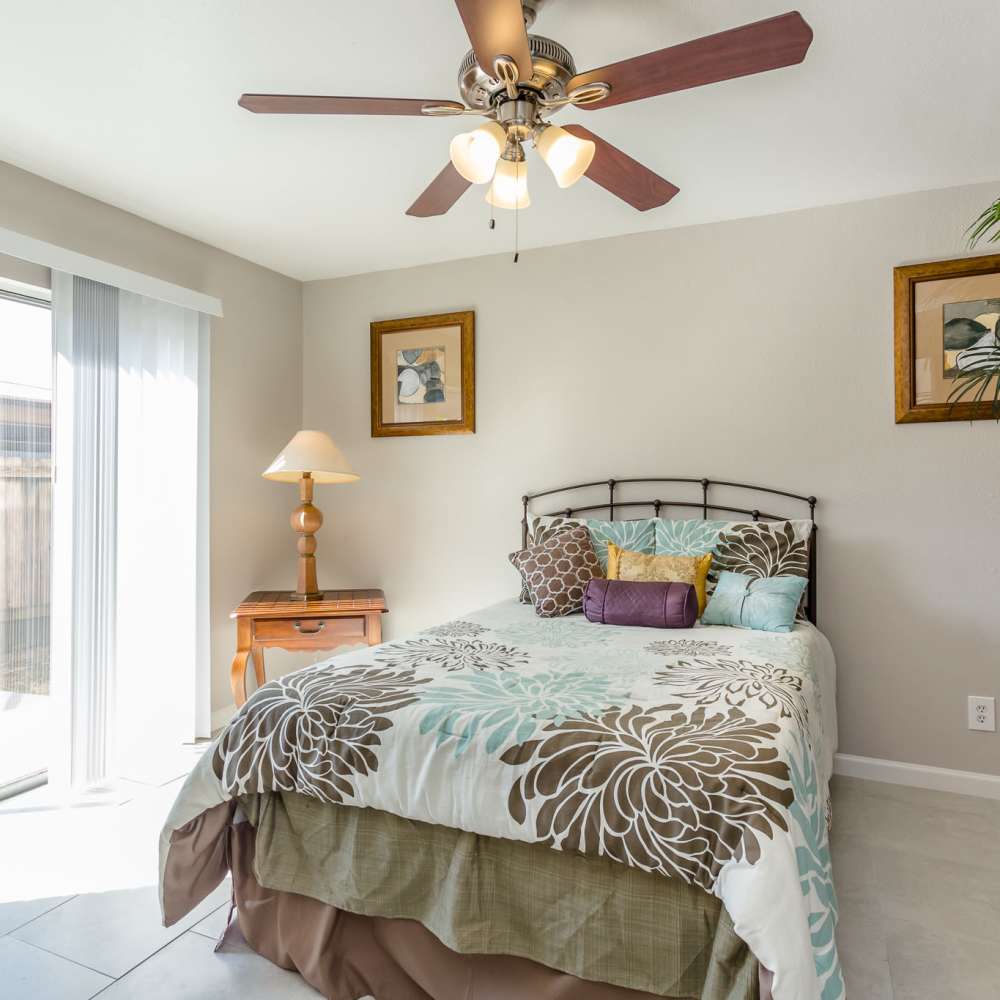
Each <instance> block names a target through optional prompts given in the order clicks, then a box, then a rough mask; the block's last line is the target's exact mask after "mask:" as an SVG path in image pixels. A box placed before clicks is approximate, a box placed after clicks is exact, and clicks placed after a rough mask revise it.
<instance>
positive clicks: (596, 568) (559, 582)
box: [509, 525, 603, 618]
mask: <svg viewBox="0 0 1000 1000" xmlns="http://www.w3.org/2000/svg"><path fill="white" fill-rule="evenodd" d="M509 558H510V561H511V563H512V564H513V566H514V567H515V569H517V571H518V572H519V573H520V574H521V579H522V580H523V581H524V584H525V586H526V587H527V588H528V591H529V592H530V594H531V599H532V602H533V603H534V605H535V613H536V614H537V615H539V616H540V617H542V618H560V617H562V616H563V615H570V614H572V613H573V612H574V611H579V610H581V608H582V607H583V592H584V591H585V590H586V589H587V584H588V583H589V582H590V581H591V580H592V579H593V578H594V577H595V576H596V577H599V576H602V575H603V574H602V573H601V564H600V562H598V560H597V555H596V554H595V553H594V546H593V545H591V543H590V532H589V531H588V530H587V529H586V527H585V526H584V525H580V526H579V527H577V528H573V529H572V530H570V531H563V532H560V533H559V534H558V535H555V536H554V537H552V538H549V539H547V540H546V541H544V542H541V543H540V544H538V545H533V546H531V547H530V548H527V549H522V550H521V551H520V552H512V553H511V554H510V557H509Z"/></svg>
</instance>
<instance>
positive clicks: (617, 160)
mask: <svg viewBox="0 0 1000 1000" xmlns="http://www.w3.org/2000/svg"><path fill="white" fill-rule="evenodd" d="M544 2H545V0H455V6H456V7H457V8H458V13H459V16H460V17H461V18H462V22H463V24H464V25H465V30H466V32H467V34H468V36H469V40H470V41H471V43H472V49H471V50H470V51H469V52H468V53H467V54H466V56H465V58H464V59H463V60H462V62H461V64H460V66H459V72H458V89H459V93H460V95H461V97H462V103H459V102H457V101H452V100H420V99H416V98H382V97H319V96H295V95H285V94H244V95H243V96H242V97H241V98H240V100H239V104H240V106H241V107H243V108H246V109H247V110H248V111H252V112H254V113H256V114H324V115H345V114H356V115H412V116H424V117H428V118H439V117H448V116H458V115H481V116H482V117H484V118H487V119H488V121H487V122H486V124H484V125H482V126H480V127H479V128H476V129H473V130H472V131H471V132H463V133H461V134H459V135H457V136H455V138H454V139H452V140H451V145H450V147H449V153H450V163H449V164H447V165H446V166H445V168H444V169H443V170H442V171H441V172H440V173H439V174H438V176H437V177H435V178H434V180H433V181H432V182H431V183H430V185H429V186H428V187H427V188H426V189H425V190H424V191H423V192H422V193H421V194H420V196H419V197H418V198H417V200H416V201H415V202H414V203H413V204H412V205H411V206H410V208H409V209H408V210H407V215H411V216H416V217H420V218H425V217H428V216H434V215H444V213H445V212H447V211H448V210H449V209H450V208H451V207H452V205H454V204H455V202H457V201H458V199H459V198H460V197H461V196H462V195H463V194H464V193H465V191H466V190H467V189H468V187H469V186H470V184H490V187H489V189H488V190H487V194H486V200H487V201H488V202H489V203H490V205H492V206H494V207H497V208H508V209H521V208H526V207H527V206H528V205H529V204H530V199H529V197H528V171H527V164H526V163H525V162H524V144H525V143H528V142H531V143H533V144H534V147H535V149H536V150H537V151H538V154H539V155H540V156H541V158H542V160H543V161H544V162H545V164H546V166H547V167H548V168H549V170H551V171H552V174H553V176H554V177H555V179H556V183H557V184H558V185H559V187H560V188H567V187H570V186H571V185H573V184H575V183H576V182H577V181H578V180H579V179H580V178H581V177H588V178H589V179H590V180H592V181H593V182H594V183H595V184H598V185H599V186H600V187H602V188H604V189H605V190H606V191H608V192H610V193H611V194H613V195H615V196H616V197H617V198H620V199H621V200H622V201H624V202H626V203H627V204H629V205H631V206H632V207H633V208H635V209H637V210H638V211H642V212H645V211H648V210H650V209H652V208H657V207H659V206H661V205H664V204H666V203H667V202H668V201H670V199H671V198H673V197H674V196H675V195H676V194H677V193H678V188H677V186H676V185H674V184H671V183H670V182H669V181H667V180H665V179H664V178H663V177H660V176H659V175H658V174H656V173H654V172H653V171H652V170H650V169H649V168H648V167H645V166H643V165H642V164H641V163H639V162H637V161H636V160H634V159H632V157H630V156H628V155H627V154H626V153H624V152H623V151H622V150H620V149H617V148H616V147H615V146H613V145H611V144H610V143H609V142H607V141H606V140H604V139H602V138H600V136H597V135H594V133H593V132H591V131H590V130H589V129H585V128H583V127H582V126H579V125H569V126H567V128H565V129H564V128H560V127H559V126H558V125H553V124H551V123H550V122H549V121H548V119H549V118H551V117H552V116H553V115H556V114H558V113H559V112H560V111H561V110H562V109H563V108H565V107H567V106H573V107H577V108H580V109H581V110H583V111H594V110H598V109H600V108H607V107H613V106H614V105H616V104H625V103H627V102H629V101H639V100H643V99H644V98H647V97H656V96H658V95H660V94H669V93H673V92H675V91H678V90H688V89H690V88H692V87H701V86H704V85H706V84H710V83H719V82H721V81H723V80H732V79H736V78H738V77H742V76H750V75H752V74H755V73H764V72H767V71H769V70H773V69H779V68H781V67H784V66H793V65H795V64H797V63H800V62H802V60H803V59H805V56H806V53H807V52H808V50H809V46H810V44H811V43H812V37H813V33H812V29H811V28H810V27H809V25H808V24H807V23H806V22H805V20H804V19H803V17H802V15H801V14H800V13H798V11H790V12H788V13H786V14H780V15H778V16H777V17H771V18H767V19H766V20H763V21H757V22H755V23H753V24H745V25H742V26H741V27H738V28H730V29H728V30H726V31H720V32H718V33H717V34H714V35H707V36H705V37H704V38H696V39H694V40H692V41H689V42H682V43H681V44H680V45H671V46H669V47H667V48H665V49H659V50H657V51H655V52H648V53H646V54H645V55H641V56H635V57H634V58H632V59H624V60H622V61H621V62H617V63H611V64H610V65H608V66H603V67H601V68H599V69H593V70H587V71H586V72H584V73H578V72H577V70H576V64H575V62H574V60H573V56H572V55H571V54H570V52H569V50H568V49H567V48H566V47H565V46H563V45H561V44H560V43H559V42H557V41H555V40H553V39H551V38H545V37H544V36H542V35H535V34H529V33H528V30H527V29H528V28H530V27H531V26H532V25H533V24H534V22H535V19H536V17H537V16H538V13H539V11H540V9H541V8H542V6H543V4H544ZM491 182H492V183H491Z"/></svg>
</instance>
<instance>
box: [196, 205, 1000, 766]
mask: <svg viewBox="0 0 1000 1000" xmlns="http://www.w3.org/2000/svg"><path fill="white" fill-rule="evenodd" d="M995 195H996V192H995V188H994V187H993V186H989V187H978V188H965V189H954V190H948V191H939V192H933V193H924V194H917V195H908V196H903V197H898V198H889V199H881V200H878V201H870V202H864V203H858V204H851V205H843V206H836V207H830V208H823V209H817V210H810V211H805V212H798V213H793V214H788V215H780V216H771V217H766V218H759V219H752V220H746V221H737V222H729V223H722V224H718V225H710V226H702V227H697V228H692V229H684V230H672V231H667V232H660V233H648V234H643V235H637V236H629V237H622V238H616V239H611V240H604V241H599V242H591V243H586V244H577V245H571V246H565V247H558V248H552V249H547V250H537V251H530V252H525V253H522V254H521V263H520V264H518V265H516V266H515V265H513V264H512V263H511V260H510V255H509V254H504V255H502V256H497V257H489V258H478V259H472V260H463V261H457V262H454V263H449V264H441V265H433V266H427V267H421V268H414V269H410V270H403V271H394V272H382V273H377V274H371V275H363V276H360V277H355V278H345V279H339V280H333V281H325V282H315V283H310V284H307V285H306V286H305V291H304V332H305V339H304V354H303V360H304V369H303V370H304V418H305V419H304V423H305V426H309V427H317V428H320V429H323V430H326V431H329V432H330V433H331V434H333V435H334V437H335V438H336V440H337V441H338V442H339V443H340V444H341V445H342V447H343V448H344V450H345V451H346V453H347V455H348V457H349V458H350V459H351V460H352V461H353V463H354V464H355V467H356V469H357V471H358V472H359V473H360V474H361V476H362V480H361V482H360V483H358V484H356V485H353V486H346V487H322V488H320V490H318V491H317V492H318V494H319V496H318V503H319V505H320V506H321V507H322V508H323V509H324V511H325V512H326V514H327V519H328V520H327V526H326V527H324V529H323V533H322V535H321V536H320V550H319V559H320V572H321V576H322V581H321V582H325V583H326V584H327V585H332V584H335V583H344V584H352V585H355V586H357V585H370V586H381V587H384V588H385V590H386V593H387V595H388V600H389V605H390V607H391V609H392V614H391V615H390V616H389V618H388V620H387V622H386V625H387V632H388V634H389V635H390V636H391V635H400V634H401V633H403V632H405V631H407V630H409V629H412V628H414V627H416V626H424V625H428V624H430V623H432V622H434V621H436V620H441V619H444V618H445V617H447V616H449V615H453V614H459V613H461V612H463V611H466V610H470V609H473V608H476V607H479V606H482V605H485V604H488V603H490V602H492V601H496V600H498V599H501V598H504V597H507V596H509V595H512V594H514V593H515V592H516V589H517V587H516V580H515V575H514V571H513V570H512V569H511V568H510V567H509V566H508V564H507V561H506V554H507V552H509V551H510V550H511V549H512V548H514V547H515V545H516V544H517V543H518V541H519V533H518V507H519V504H518V500H519V497H520V495H521V494H522V493H523V492H525V491H529V490H533V489H540V488H544V487H546V486H558V485H564V484H566V483H569V482H575V481H580V480H583V479H589V478H597V479H601V478H606V477H608V476H610V475H614V476H617V477H625V476H628V475H630V474H631V475H636V474H639V475H642V474H645V475H651V474H656V473H660V474H666V473H672V474H679V475H685V474H687V475H694V476H701V475H709V476H715V477H733V478H735V479H741V480H745V481H757V482H761V483H764V484H770V485H776V486H779V487H785V488H787V489H789V490H792V491H796V492H806V493H815V494H816V495H817V496H818V497H819V498H820V506H819V509H818V521H819V524H820V526H821V529H822V530H821V539H820V579H819V588H820V589H819V594H820V617H821V620H820V625H821V627H822V628H823V629H824V630H825V631H826V632H827V633H828V635H829V636H830V638H831V640H832V641H833V644H834V648H835V650H836V652H837V656H838V659H839V664H840V693H839V708H840V720H841V750H842V751H844V752H848V753H854V754H862V755H869V756H874V757H884V758H889V759H894V760H903V761H912V762H916V763H922V764H933V765H940V766H944V767H955V768H963V769H969V770H975V771H984V772H991V773H1000V735H995V734H979V733H969V732H968V731H967V730H966V696H967V695H969V694H992V695H1000V613H998V606H1000V605H998V592H1000V530H998V528H997V524H998V515H1000V463H998V457H1000V428H998V427H997V426H996V425H994V424H993V423H991V422H980V423H978V424H975V425H973V426H970V425H969V424H964V423H947V424H932V425H928V426H896V425H895V424H894V423H893V376H892V300H891V277H892V267H893V265H895V264H898V263H901V262H904V261H913V260H916V259H920V258H928V257H934V256H937V255H949V254H952V253H954V252H957V251H959V250H960V248H961V237H962V231H963V228H964V226H965V225H966V224H967V223H968V221H969V220H971V219H972V218H973V217H974V216H975V215H976V214H978V212H979V211H980V210H981V209H982V207H983V206H984V205H985V204H987V203H988V201H989V200H991V199H992V198H994V197H995ZM523 222H524V224H526V225H530V213H529V215H528V216H526V217H525V219H524V220H523ZM456 250H457V251H459V250H460V248H456ZM199 287H200V286H199ZM457 309H475V310H476V314H477V362H478V364H477V395H478V415H477V422H478V428H479V430H478V433H477V434H476V435H475V436H469V437H457V436H456V437H427V438H416V439H412V440H408V439H391V438H390V439H379V440H373V439H372V438H371V437H370V436H369V388H368V377H369V356H368V351H369V347H368V343H369V342H368V324H369V322H370V321H371V320H374V319H385V318H390V317H397V316H406V315H419V314H422V313H429V312H445V311H451V310H457ZM280 436H281V435H277V437H279V438H280ZM265 450H266V449H265ZM253 467H255V466H253ZM261 495H262V496H263V494H261ZM254 497H255V502H256V494H254ZM272 506H273V505H272ZM257 513H258V514H259V513H260V511H257Z"/></svg>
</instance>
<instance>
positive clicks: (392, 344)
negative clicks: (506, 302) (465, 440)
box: [371, 312, 476, 437]
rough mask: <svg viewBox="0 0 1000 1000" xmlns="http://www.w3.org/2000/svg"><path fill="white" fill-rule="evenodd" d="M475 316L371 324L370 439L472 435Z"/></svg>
mask: <svg viewBox="0 0 1000 1000" xmlns="http://www.w3.org/2000/svg"><path fill="white" fill-rule="evenodd" d="M475 324H476V319H475V313H473V312H459V313H441V314H439V315H434V316H412V317H409V318H407V319H391V320H383V321H380V322H377V323H372V324H371V386H372V395H371V404H372V437H412V436H415V435H421V434H473V433H475V430H476V380H475V371H476V369H475Z"/></svg>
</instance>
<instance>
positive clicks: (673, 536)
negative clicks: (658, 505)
mask: <svg viewBox="0 0 1000 1000" xmlns="http://www.w3.org/2000/svg"><path fill="white" fill-rule="evenodd" d="M727 524H729V522H728V521H696V520H685V521H668V520H660V521H657V522H656V554H657V555H658V556H701V555H704V554H705V553H706V552H713V551H714V550H715V543H716V542H717V541H718V540H719V535H720V534H721V533H722V529H723V528H725V527H726V525H727Z"/></svg>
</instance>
